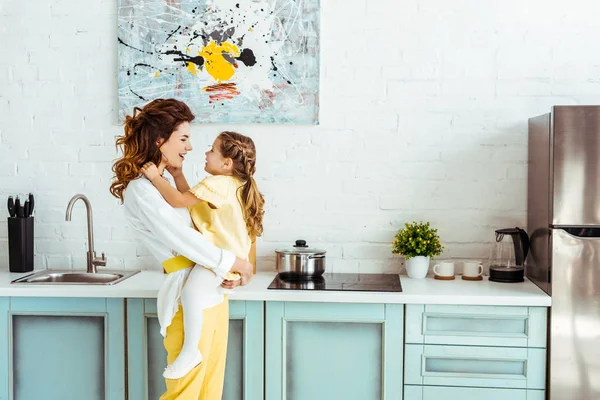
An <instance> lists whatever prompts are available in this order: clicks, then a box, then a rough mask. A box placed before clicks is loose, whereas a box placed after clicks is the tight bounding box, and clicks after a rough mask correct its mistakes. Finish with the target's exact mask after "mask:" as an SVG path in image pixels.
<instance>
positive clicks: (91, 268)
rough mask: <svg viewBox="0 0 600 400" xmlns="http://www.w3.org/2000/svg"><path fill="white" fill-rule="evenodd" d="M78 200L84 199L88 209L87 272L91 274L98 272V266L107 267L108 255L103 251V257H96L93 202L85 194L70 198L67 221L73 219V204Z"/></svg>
mask: <svg viewBox="0 0 600 400" xmlns="http://www.w3.org/2000/svg"><path fill="white" fill-rule="evenodd" d="M77 200H81V201H83V203H84V204H85V208H86V209H87V228H88V252H87V272H88V273H90V274H95V273H96V267H97V266H100V267H105V266H106V256H105V255H104V252H102V257H96V252H95V251H94V225H93V222H92V204H91V203H90V201H89V200H88V198H87V197H85V196H84V195H83V194H76V195H75V196H73V197H72V198H71V200H69V205H68V206H67V214H66V216H65V220H66V221H70V220H71V212H72V211H73V205H74V204H75V202H76V201H77Z"/></svg>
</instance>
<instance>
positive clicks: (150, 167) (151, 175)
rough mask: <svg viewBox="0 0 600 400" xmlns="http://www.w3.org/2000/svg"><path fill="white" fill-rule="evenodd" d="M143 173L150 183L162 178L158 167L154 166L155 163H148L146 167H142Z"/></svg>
mask: <svg viewBox="0 0 600 400" xmlns="http://www.w3.org/2000/svg"><path fill="white" fill-rule="evenodd" d="M142 173H143V174H144V176H145V177H146V178H148V179H149V180H150V181H152V180H153V179H155V178H157V177H159V176H160V174H159V173H158V168H157V167H156V165H154V163H153V162H147V163H146V164H144V166H143V167H142Z"/></svg>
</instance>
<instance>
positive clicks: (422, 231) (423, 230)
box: [392, 221, 444, 260]
mask: <svg viewBox="0 0 600 400" xmlns="http://www.w3.org/2000/svg"><path fill="white" fill-rule="evenodd" d="M442 251H444V246H442V244H441V243H440V237H439V235H438V233H437V229H433V228H432V227H431V226H430V225H429V222H427V223H423V222H419V223H417V222H415V221H413V223H412V224H409V223H408V222H406V223H405V224H404V228H402V229H399V230H398V232H397V233H396V236H394V241H393V242H392V253H394V254H402V255H403V256H405V257H406V259H407V260H408V259H409V258H412V257H416V256H425V257H431V256H439V255H440V254H442Z"/></svg>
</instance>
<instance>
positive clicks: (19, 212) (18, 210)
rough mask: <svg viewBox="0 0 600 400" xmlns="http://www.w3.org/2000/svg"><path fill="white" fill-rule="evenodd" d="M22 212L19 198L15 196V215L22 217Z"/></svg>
mask: <svg viewBox="0 0 600 400" xmlns="http://www.w3.org/2000/svg"><path fill="white" fill-rule="evenodd" d="M22 212H23V208H21V200H20V199H19V196H17V198H16V199H15V215H16V216H17V218H23V215H22Z"/></svg>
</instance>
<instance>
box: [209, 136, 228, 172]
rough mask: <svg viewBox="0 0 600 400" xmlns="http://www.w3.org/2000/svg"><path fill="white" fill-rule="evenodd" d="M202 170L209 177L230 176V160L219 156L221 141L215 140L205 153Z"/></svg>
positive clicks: (221, 155)
mask: <svg viewBox="0 0 600 400" xmlns="http://www.w3.org/2000/svg"><path fill="white" fill-rule="evenodd" d="M205 155H206V164H204V170H205V171H206V172H208V173H209V174H211V175H231V165H232V161H231V158H225V157H223V154H221V139H219V138H216V139H215V141H214V142H213V144H212V146H211V147H210V149H209V150H208V151H207V152H206V153H205Z"/></svg>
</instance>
